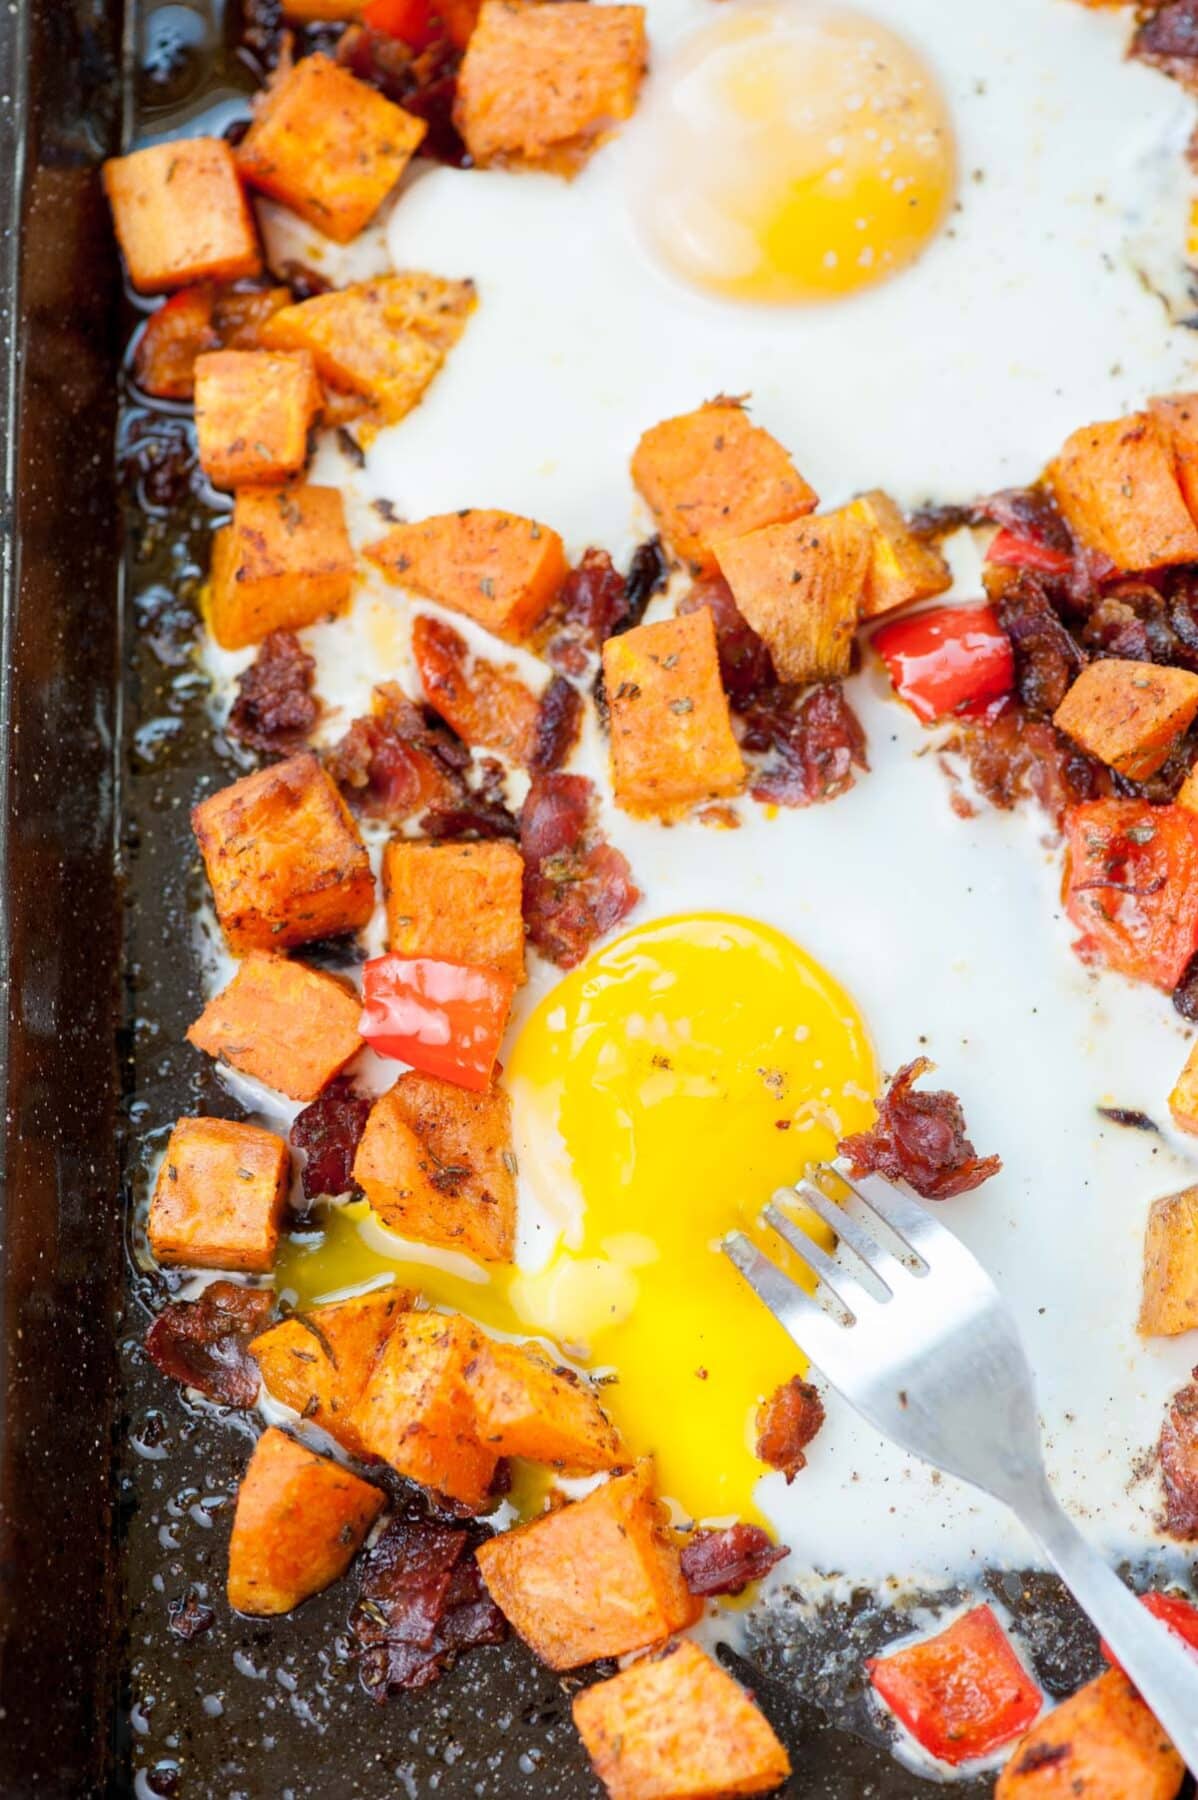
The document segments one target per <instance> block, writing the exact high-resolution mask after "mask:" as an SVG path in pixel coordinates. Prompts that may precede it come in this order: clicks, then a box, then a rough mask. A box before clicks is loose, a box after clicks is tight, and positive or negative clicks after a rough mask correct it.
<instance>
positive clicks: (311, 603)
mask: <svg viewBox="0 0 1198 1800" xmlns="http://www.w3.org/2000/svg"><path fill="white" fill-rule="evenodd" d="M353 583H354V553H353V549H352V547H351V545H350V541H349V533H348V532H347V530H346V528H345V503H344V501H343V500H342V497H341V490H340V489H339V488H331V487H314V486H311V485H309V484H307V483H304V484H303V485H301V486H296V487H283V488H243V489H242V491H241V492H240V493H239V494H238V495H237V498H236V499H235V501H234V502H233V517H232V520H231V521H230V523H229V524H228V525H223V526H222V527H221V529H220V530H219V531H218V532H217V533H216V534H215V536H214V537H213V539H212V585H211V590H210V594H209V600H208V618H209V623H210V625H211V627H212V635H213V637H214V638H215V639H216V641H217V643H218V644H219V645H220V646H221V649H222V650H242V649H244V648H245V646H246V645H247V644H258V643H261V641H262V639H263V638H264V637H267V636H269V634H270V633H271V632H272V631H300V630H302V629H303V627H304V626H305V625H314V624H315V623H316V621H317V620H318V619H327V618H335V617H336V615H337V614H338V613H341V612H344V610H345V608H346V607H347V606H348V604H349V600H350V596H351V594H352V592H353Z"/></svg>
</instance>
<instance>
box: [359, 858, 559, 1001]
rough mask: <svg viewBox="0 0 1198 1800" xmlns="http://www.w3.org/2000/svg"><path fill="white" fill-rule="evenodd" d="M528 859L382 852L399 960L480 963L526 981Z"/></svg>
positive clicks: (391, 942) (390, 934) (390, 935)
mask: <svg viewBox="0 0 1198 1800" xmlns="http://www.w3.org/2000/svg"><path fill="white" fill-rule="evenodd" d="M523 873H524V860H523V858H522V857H521V855H520V852H519V851H518V850H517V849H516V847H515V846H514V845H513V844H504V843H485V842H484V843H478V844H421V843H416V842H414V841H413V840H412V839H411V838H393V839H392V840H391V842H390V843H389V844H388V845H387V848H386V850H385V851H384V852H383V893H384V896H385V899H386V906H387V944H388V948H389V949H391V950H394V951H395V952H396V953H397V954H398V955H400V956H431V957H435V958H437V959H438V960H440V961H442V962H456V963H481V964H483V965H484V966H485V967H486V968H490V969H498V970H499V971H500V973H501V974H503V975H510V976H511V978H512V980H513V981H516V982H520V981H523V980H524V915H523V912H522V911H521V900H520V892H521V881H522V879H523Z"/></svg>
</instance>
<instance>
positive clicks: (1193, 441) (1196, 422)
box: [1148, 394, 1198, 519]
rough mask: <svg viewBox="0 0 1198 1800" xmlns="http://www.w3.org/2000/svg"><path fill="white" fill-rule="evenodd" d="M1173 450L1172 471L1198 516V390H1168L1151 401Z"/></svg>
mask: <svg viewBox="0 0 1198 1800" xmlns="http://www.w3.org/2000/svg"><path fill="white" fill-rule="evenodd" d="M1148 411H1149V412H1150V413H1151V415H1152V417H1153V418H1154V419H1155V420H1156V423H1157V426H1158V428H1159V429H1160V431H1161V432H1162V434H1163V435H1164V438H1165V441H1166V443H1167V444H1168V445H1169V448H1170V450H1171V451H1172V453H1173V473H1174V475H1175V476H1176V477H1177V485H1178V487H1179V488H1180V489H1181V494H1182V499H1183V500H1184V501H1185V503H1186V505H1187V506H1188V507H1189V509H1190V516H1191V518H1195V519H1198V394H1166V395H1163V396H1161V397H1160V398H1158V399H1156V400H1150V401H1149V402H1148Z"/></svg>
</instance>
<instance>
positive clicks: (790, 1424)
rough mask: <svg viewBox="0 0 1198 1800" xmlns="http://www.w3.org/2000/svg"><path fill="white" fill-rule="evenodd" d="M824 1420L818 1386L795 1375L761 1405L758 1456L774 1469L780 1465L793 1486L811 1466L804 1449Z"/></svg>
mask: <svg viewBox="0 0 1198 1800" xmlns="http://www.w3.org/2000/svg"><path fill="white" fill-rule="evenodd" d="M823 1422H824V1403H823V1401H822V1400H821V1399H820V1397H819V1392H818V1390H817V1389H816V1388H813V1387H812V1385H811V1383H810V1382H809V1381H803V1380H801V1379H800V1377H799V1376H798V1375H792V1376H791V1378H790V1380H789V1381H784V1382H783V1383H782V1386H781V1387H780V1388H776V1389H775V1390H774V1392H773V1393H772V1394H771V1395H770V1397H769V1399H768V1400H763V1401H762V1403H761V1405H760V1406H759V1407H758V1408H757V1456H758V1457H759V1459H760V1460H761V1461H762V1462H763V1463H767V1464H768V1465H769V1467H770V1468H771V1469H780V1470H781V1472H782V1473H783V1475H785V1477H786V1481H787V1485H788V1486H789V1485H790V1483H791V1482H792V1481H793V1480H794V1478H795V1476H796V1475H797V1474H798V1473H799V1470H800V1469H805V1468H806V1467H807V1458H806V1455H805V1454H804V1452H805V1451H806V1449H807V1446H808V1444H809V1443H810V1442H811V1440H812V1439H813V1438H814V1437H815V1435H816V1433H817V1432H818V1431H819V1429H820V1426H821V1425H822V1424H823Z"/></svg>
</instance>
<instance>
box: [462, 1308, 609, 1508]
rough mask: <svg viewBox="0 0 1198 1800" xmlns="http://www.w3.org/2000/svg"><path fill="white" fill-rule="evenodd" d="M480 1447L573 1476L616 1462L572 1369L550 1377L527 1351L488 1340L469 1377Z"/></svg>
mask: <svg viewBox="0 0 1198 1800" xmlns="http://www.w3.org/2000/svg"><path fill="white" fill-rule="evenodd" d="M467 1375H468V1378H469V1382H470V1397H471V1399H472V1400H473V1402H474V1411H475V1414H476V1416H477V1419H478V1431H479V1436H480V1437H481V1439H482V1441H483V1443H484V1444H486V1445H487V1446H488V1448H489V1449H491V1450H494V1452H495V1454H496V1455H497V1456H523V1457H527V1459H528V1460H529V1461H530V1462H538V1463H549V1464H552V1465H554V1466H555V1467H557V1468H559V1469H564V1470H566V1471H568V1472H569V1473H570V1474H572V1475H590V1474H593V1473H594V1472H595V1470H597V1469H610V1468H612V1467H614V1465H615V1464H616V1463H618V1462H620V1461H621V1460H622V1448H621V1444H620V1437H619V1433H618V1432H617V1431H616V1429H615V1427H614V1426H613V1425H612V1424H611V1422H610V1420H609V1419H608V1418H607V1415H606V1414H605V1413H604V1411H603V1408H602V1407H601V1406H600V1405H599V1402H598V1400H596V1398H595V1395H594V1391H593V1390H592V1389H591V1388H590V1387H589V1386H588V1384H587V1383H586V1382H585V1381H583V1380H581V1379H580V1377H579V1376H577V1375H575V1374H574V1372H573V1371H572V1370H571V1369H555V1368H553V1367H552V1365H551V1364H550V1363H549V1362H548V1361H547V1360H546V1358H545V1357H544V1356H543V1355H541V1354H540V1352H539V1351H537V1350H536V1349H535V1348H534V1347H533V1346H532V1345H522V1344H501V1343H494V1342H492V1341H490V1340H489V1339H488V1340H486V1341H485V1342H484V1343H483V1345H482V1346H481V1348H480V1349H479V1352H478V1355H477V1356H476V1357H475V1358H474V1361H473V1363H472V1364H471V1366H470V1367H469V1369H468V1370H467Z"/></svg>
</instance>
